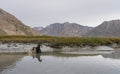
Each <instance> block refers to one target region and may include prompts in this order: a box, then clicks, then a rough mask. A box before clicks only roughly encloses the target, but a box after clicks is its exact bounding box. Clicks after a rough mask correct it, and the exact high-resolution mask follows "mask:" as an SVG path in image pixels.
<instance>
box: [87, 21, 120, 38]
mask: <svg viewBox="0 0 120 74" xmlns="http://www.w3.org/2000/svg"><path fill="white" fill-rule="evenodd" d="M85 36H89V37H120V20H111V21H105V22H103V23H102V24H100V25H99V26H97V27H95V28H94V29H93V30H91V31H90V32H88V33H87V34H86V35H85Z"/></svg>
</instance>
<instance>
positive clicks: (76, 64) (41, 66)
mask: <svg viewBox="0 0 120 74" xmlns="http://www.w3.org/2000/svg"><path fill="white" fill-rule="evenodd" d="M4 58H6V59H5V60H4V61H3V60H1V59H4ZM12 58H14V59H12ZM8 59H9V60H10V59H12V60H13V61H11V62H12V63H10V61H9V60H8ZM20 59H21V60H20ZM1 61H3V62H4V63H3V62H1ZM8 63H10V64H9V65H6V66H5V65H3V66H5V68H4V71H2V72H1V73H2V74H120V70H119V69H120V50H115V51H114V52H111V53H107V54H106V53H105V54H74V53H73V54H68V53H67V54H66V53H60V52H44V53H41V54H32V55H19V56H17V55H11V57H10V56H8V55H0V69H1V68H2V66H1V64H8ZM10 65H12V66H11V67H7V66H10Z"/></svg>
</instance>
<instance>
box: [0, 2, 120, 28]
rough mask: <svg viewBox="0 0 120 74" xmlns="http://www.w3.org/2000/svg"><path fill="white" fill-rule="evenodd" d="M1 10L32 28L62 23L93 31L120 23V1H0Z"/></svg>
mask: <svg viewBox="0 0 120 74" xmlns="http://www.w3.org/2000/svg"><path fill="white" fill-rule="evenodd" d="M0 8H2V9H4V10H5V11H7V12H9V13H11V14H13V15H14V16H16V17H17V18H18V19H20V20H21V21H22V22H23V23H25V24H26V25H28V26H31V27H39V26H40V27H41V26H43V27H45V26H47V25H49V24H53V23H63V22H70V23H78V24H80V25H84V26H93V27H95V26H97V25H100V24H101V23H102V22H103V21H110V20H115V19H120V0H0Z"/></svg>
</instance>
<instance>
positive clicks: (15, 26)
mask: <svg viewBox="0 0 120 74" xmlns="http://www.w3.org/2000/svg"><path fill="white" fill-rule="evenodd" d="M0 35H39V33H38V32H37V31H35V30H33V29H32V28H30V27H29V26H26V25H25V24H23V23H22V22H21V21H20V20H18V19H17V18H16V17H15V16H13V15H12V14H10V13H8V12H6V11H4V10H3V9H1V8H0Z"/></svg>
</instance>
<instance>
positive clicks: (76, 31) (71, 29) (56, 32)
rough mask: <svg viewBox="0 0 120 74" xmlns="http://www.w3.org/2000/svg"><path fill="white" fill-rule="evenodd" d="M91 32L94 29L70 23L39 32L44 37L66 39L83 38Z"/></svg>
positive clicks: (59, 24) (51, 26)
mask: <svg viewBox="0 0 120 74" xmlns="http://www.w3.org/2000/svg"><path fill="white" fill-rule="evenodd" d="M90 30H92V27H87V26H82V25H79V24H76V23H69V22H65V23H54V24H51V25H49V26H47V27H45V28H43V29H42V30H39V29H38V31H39V32H40V33H41V34H43V35H48V36H64V37H76V36H78V37H81V36H82V35H84V34H85V33H87V32H88V31H90Z"/></svg>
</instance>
